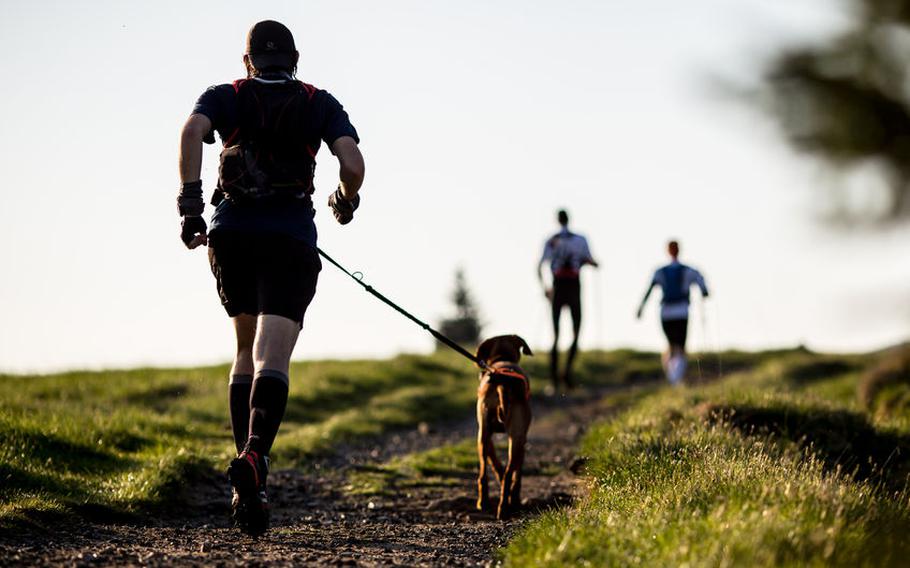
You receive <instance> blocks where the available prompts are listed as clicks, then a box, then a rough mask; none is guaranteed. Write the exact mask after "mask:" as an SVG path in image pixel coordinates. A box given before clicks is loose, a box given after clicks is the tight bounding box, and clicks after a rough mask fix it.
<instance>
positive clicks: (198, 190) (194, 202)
mask: <svg viewBox="0 0 910 568" xmlns="http://www.w3.org/2000/svg"><path fill="white" fill-rule="evenodd" d="M204 209H205V201H203V200H202V180H201V179H200V180H196V181H190V182H187V183H184V184H183V185H181V186H180V193H178V194H177V212H178V213H180V215H182V216H187V215H189V216H199V215H202V212H203V210H204Z"/></svg>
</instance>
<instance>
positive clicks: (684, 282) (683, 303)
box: [636, 241, 708, 385]
mask: <svg viewBox="0 0 910 568" xmlns="http://www.w3.org/2000/svg"><path fill="white" fill-rule="evenodd" d="M667 253H668V254H669V255H670V264H667V265H666V266H662V267H661V268H658V269H657V271H655V272H654V276H653V277H652V278H651V283H650V284H649V285H648V289H647V290H646V291H645V296H644V298H642V300H641V304H640V305H639V306H638V312H637V314H636V317H637V318H638V319H641V315H642V312H643V311H644V309H645V304H646V303H647V302H648V298H649V297H650V296H651V291H652V290H653V289H654V287H655V286H659V287H660V289H661V291H662V292H663V298H661V301H660V323H661V327H662V328H663V330H664V335H666V337H667V343H668V344H669V347H668V349H667V351H665V352H664V353H663V355H662V356H661V362H662V363H663V368H664V373H665V374H666V376H667V380H669V381H670V383H671V384H673V385H678V384H681V382H682V381H683V379H684V378H685V376H686V367H687V365H688V362H687V360H686V336H687V335H688V327H689V290H690V288H691V287H692V286H693V285H697V286H698V288H699V290H700V291H701V295H702V297H703V298H707V297H708V286H707V285H706V284H705V279H704V277H703V276H702V275H701V273H700V272H699V271H697V270H695V269H694V268H692V267H691V266H686V265H685V264H682V263H681V262H679V243H678V242H677V241H670V242H669V243H667Z"/></svg>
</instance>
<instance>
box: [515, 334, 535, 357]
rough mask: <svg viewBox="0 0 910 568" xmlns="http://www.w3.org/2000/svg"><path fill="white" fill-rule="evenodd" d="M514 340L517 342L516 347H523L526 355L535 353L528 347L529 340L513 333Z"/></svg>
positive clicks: (522, 350)
mask: <svg viewBox="0 0 910 568" xmlns="http://www.w3.org/2000/svg"><path fill="white" fill-rule="evenodd" d="M512 341H513V342H514V343H515V349H519V348H521V352H522V353H524V354H525V355H534V353H532V352H531V348H530V347H528V342H527V341H525V340H524V339H523V338H522V337H521V336H518V335H513V336H512Z"/></svg>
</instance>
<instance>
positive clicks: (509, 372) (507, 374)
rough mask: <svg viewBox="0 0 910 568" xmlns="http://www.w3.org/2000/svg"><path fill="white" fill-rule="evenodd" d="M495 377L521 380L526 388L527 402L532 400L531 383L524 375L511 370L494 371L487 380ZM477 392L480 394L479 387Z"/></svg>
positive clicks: (489, 373)
mask: <svg viewBox="0 0 910 568" xmlns="http://www.w3.org/2000/svg"><path fill="white" fill-rule="evenodd" d="M495 375H503V376H505V377H513V378H516V379H520V380H521V384H522V386H524V391H525V400H531V382H530V381H528V377H526V376H524V375H522V374H521V373H519V372H518V371H513V370H511V369H493V370H491V371H489V372H488V375H487V380H489V379H492V378H493V376H495ZM477 391H478V392H480V388H479V387H478V389H477Z"/></svg>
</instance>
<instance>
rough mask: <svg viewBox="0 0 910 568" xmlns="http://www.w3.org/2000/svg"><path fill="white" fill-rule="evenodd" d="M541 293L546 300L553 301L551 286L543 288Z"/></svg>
mask: <svg viewBox="0 0 910 568" xmlns="http://www.w3.org/2000/svg"><path fill="white" fill-rule="evenodd" d="M543 295H544V296H546V297H547V300H550V301H551V302H552V301H553V288H544V289H543Z"/></svg>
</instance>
